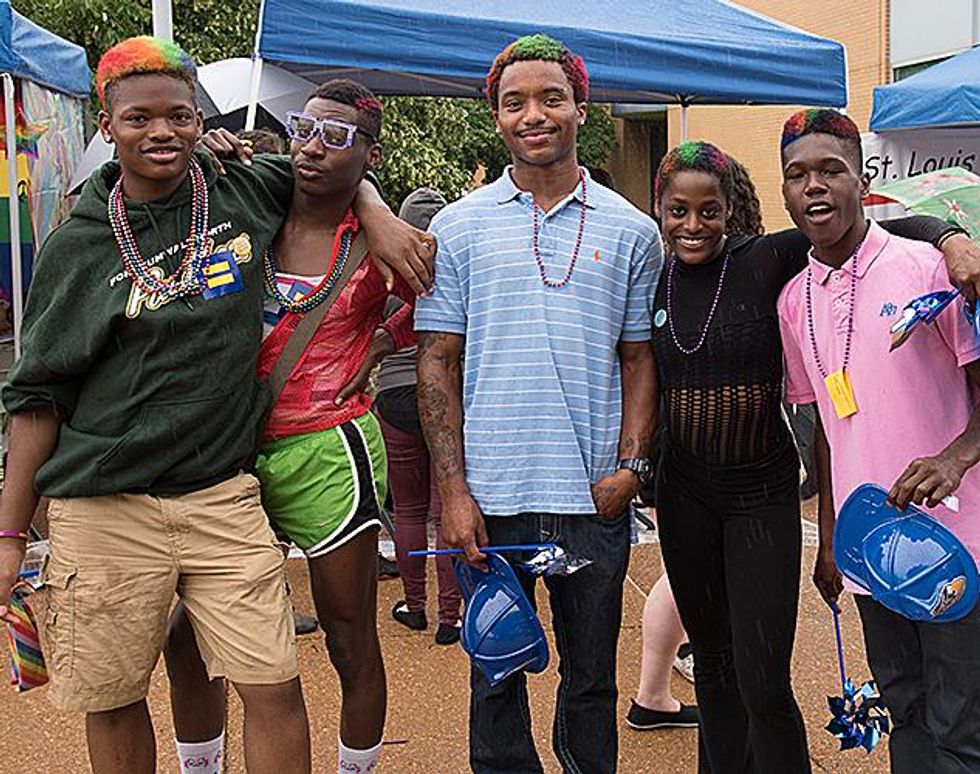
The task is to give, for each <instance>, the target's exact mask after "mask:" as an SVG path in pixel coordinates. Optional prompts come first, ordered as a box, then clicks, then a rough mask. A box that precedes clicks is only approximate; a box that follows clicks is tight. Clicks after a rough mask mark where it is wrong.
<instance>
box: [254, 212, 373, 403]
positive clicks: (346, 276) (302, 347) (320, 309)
mask: <svg viewBox="0 0 980 774" xmlns="http://www.w3.org/2000/svg"><path fill="white" fill-rule="evenodd" d="M366 255H367V238H366V237H365V236H364V232H363V231H360V232H358V234H357V236H356V237H355V238H354V241H353V242H352V243H351V246H350V255H348V256H347V261H346V262H345V263H344V268H343V269H342V270H341V272H340V276H339V277H337V282H336V283H335V284H334V286H333V288H332V289H331V290H330V294H329V295H328V296H327V297H326V298H325V299H323V303H321V304H318V305H317V306H316V307H315V308H313V309H311V310H310V311H309V312H307V313H306V314H305V315H303V317H302V318H301V319H300V321H299V323H297V325H296V327H295V328H293V332H292V333H291V334H290V336H289V339H287V341H286V346H285V347H283V348H282V352H280V353H279V357H278V359H277V360H276V362H275V364H274V365H273V366H272V370H271V371H270V372H269V379H268V382H269V388H270V390H271V391H272V403H271V404H270V405H271V406H274V405H275V404H276V401H277V400H279V395H280V393H281V392H282V388H283V387H285V386H286V382H287V381H288V380H289V375H290V374H291V373H292V372H293V369H294V368H295V367H296V364H297V363H298V362H299V359H300V358H301V357H302V356H303V353H304V352H305V351H306V348H307V347H308V346H309V344H310V341H311V340H312V339H313V334H314V333H315V332H316V329H317V328H319V327H320V323H321V322H323V318H324V317H326V316H327V312H329V311H330V307H332V306H333V304H334V301H336V300H337V297H338V296H339V295H340V294H341V293H342V292H343V290H344V288H345V287H347V283H348V282H349V281H350V278H351V277H352V276H353V275H354V272H355V271H357V269H358V267H359V266H360V265H361V263H362V262H363V261H364V256H366Z"/></svg>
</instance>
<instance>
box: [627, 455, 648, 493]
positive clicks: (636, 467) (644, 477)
mask: <svg viewBox="0 0 980 774" xmlns="http://www.w3.org/2000/svg"><path fill="white" fill-rule="evenodd" d="M619 469H620V470H628V471H629V472H630V473H632V474H633V475H635V476H636V477H637V478H638V479H639V480H640V484H642V485H644V486H645V485H646V484H649V483H650V479H651V478H653V465H651V464H650V458H649V457H630V458H629V459H625V460H620V461H619Z"/></svg>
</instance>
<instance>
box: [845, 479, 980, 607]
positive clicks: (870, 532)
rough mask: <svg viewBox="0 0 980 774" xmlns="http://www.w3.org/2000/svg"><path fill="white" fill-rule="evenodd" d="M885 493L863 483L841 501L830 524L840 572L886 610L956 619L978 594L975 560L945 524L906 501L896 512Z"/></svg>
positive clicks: (975, 600)
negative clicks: (836, 513)
mask: <svg viewBox="0 0 980 774" xmlns="http://www.w3.org/2000/svg"><path fill="white" fill-rule="evenodd" d="M886 496H887V493H886V492H885V490H884V489H882V488H881V487H880V486H878V485H876V484H862V485H861V486H859V487H858V488H857V489H855V490H854V491H853V492H852V493H851V495H850V496H849V497H848V498H847V500H846V501H845V502H844V505H843V506H842V507H841V509H840V513H839V514H838V515H837V524H836V527H835V529H834V561H835V562H836V563H837V567H838V568H839V569H840V571H841V573H843V575H844V576H845V577H847V578H849V579H850V580H851V581H853V582H854V583H856V584H858V585H859V586H861V587H862V588H864V589H866V590H867V591H870V592H871V596H872V597H873V598H874V599H876V600H877V601H878V602H880V603H881V604H883V605H884V606H885V607H887V608H888V609H889V610H893V611H894V612H896V613H898V614H899V615H903V616H905V617H906V618H909V619H911V620H914V621H932V622H936V623H938V622H941V621H956V620H958V619H960V618H962V617H963V616H965V615H967V614H968V613H969V612H970V611H971V610H973V608H974V606H975V605H976V603H977V597H978V595H980V578H978V576H977V565H976V562H974V560H973V557H972V556H971V555H970V552H969V550H968V549H967V548H966V546H964V545H963V544H962V543H961V542H960V540H959V538H957V537H956V535H954V534H953V533H952V532H951V531H950V530H949V528H948V527H946V526H945V525H944V524H942V523H941V522H939V521H937V520H936V519H934V518H933V517H932V516H930V515H929V514H927V513H926V512H925V511H923V510H921V509H919V508H916V507H915V506H914V505H910V506H909V507H908V508H906V509H905V510H904V511H898V510H897V509H895V508H891V507H889V506H888V505H887V504H886V503H885V499H886Z"/></svg>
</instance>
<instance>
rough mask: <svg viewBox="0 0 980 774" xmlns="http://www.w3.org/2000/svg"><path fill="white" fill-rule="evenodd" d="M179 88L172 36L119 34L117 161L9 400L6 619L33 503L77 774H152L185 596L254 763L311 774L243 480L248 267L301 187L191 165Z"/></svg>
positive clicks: (46, 269)
mask: <svg viewBox="0 0 980 774" xmlns="http://www.w3.org/2000/svg"><path fill="white" fill-rule="evenodd" d="M194 86H195V68H194V64H193V62H192V61H191V59H190V57H188V56H187V54H186V53H184V52H183V51H182V50H181V49H180V48H179V47H178V46H176V45H175V44H173V43H169V42H165V41H161V40H157V39H153V38H147V37H143V38H132V39H129V40H126V41H123V42H122V43H120V44H118V45H117V46H115V47H113V48H112V49H110V50H109V51H108V52H107V53H106V55H105V56H104V57H103V59H102V60H101V62H100V65H99V68H98V73H97V89H98V92H99V95H100V97H101V98H102V100H103V106H104V107H103V110H102V111H101V112H100V114H99V130H100V131H101V133H102V135H103V136H104V137H105V138H106V139H107V140H108V141H110V142H112V143H114V144H115V146H116V148H117V151H118V161H117V162H111V163H108V164H106V165H104V166H103V167H102V168H101V169H100V170H98V171H97V172H96V173H95V174H93V176H92V178H91V179H90V180H89V181H88V183H87V184H86V186H85V188H84V190H83V192H82V195H81V197H80V199H79V202H78V204H77V205H76V207H75V208H74V210H73V211H72V213H71V216H70V217H69V219H68V220H67V221H66V222H65V223H64V224H63V225H61V226H60V227H59V228H58V229H56V230H55V231H54V232H53V233H52V234H51V236H50V237H49V238H48V240H47V242H46V243H45V245H44V246H43V248H42V250H41V253H40V256H39V258H38V262H37V270H36V274H35V277H34V281H33V284H32V287H31V292H30V296H29V298H28V302H27V306H26V309H25V314H24V328H23V330H24V337H23V354H22V356H21V358H20V359H19V360H18V361H17V363H16V364H15V365H14V367H13V369H12V370H11V373H10V377H9V381H8V382H7V383H6V384H5V385H4V387H3V402H4V405H5V407H6V409H7V410H8V411H9V412H10V413H11V414H12V420H11V431H10V452H9V460H8V464H7V470H6V480H5V486H4V490H3V494H2V498H0V617H6V616H7V615H8V610H7V607H6V604H7V600H8V599H9V594H10V588H11V585H12V584H13V583H14V581H15V580H16V577H17V573H18V570H19V567H20V563H21V559H22V557H23V553H24V543H25V532H26V530H27V527H28V525H29V523H30V520H31V516H32V514H33V512H34V508H35V506H36V504H37V500H38V495H39V494H41V495H45V496H48V497H50V498H51V505H50V509H49V522H50V539H51V558H50V561H49V564H48V566H47V568H46V570H45V578H44V579H45V583H46V585H47V587H48V589H49V601H50V608H49V611H48V615H47V616H46V619H45V627H44V628H45V630H46V631H45V634H46V637H45V641H46V648H47V654H46V655H47V657H48V662H49V667H50V671H51V686H50V689H49V691H48V695H49V698H50V699H51V700H52V701H53V702H54V703H55V704H56V705H57V706H58V707H59V708H61V709H64V710H76V711H81V712H84V713H86V729H87V736H88V748H89V759H90V762H91V765H92V769H93V770H94V771H95V772H96V773H97V774H105V773H107V772H129V773H130V774H132V773H133V772H138V773H139V774H150V773H151V772H154V771H155V770H156V749H155V741H154V733H153V727H152V723H151V721H150V716H149V713H148V710H147V705H146V693H147V689H148V687H149V681H150V675H151V673H152V671H153V669H154V666H155V665H156V663H157V661H158V659H159V655H160V651H161V647H162V644H163V639H164V631H165V625H166V621H167V616H168V613H169V612H170V608H171V605H172V604H173V600H174V595H175V594H176V595H177V596H178V597H179V598H180V599H181V600H182V601H183V603H184V605H185V607H186V609H187V612H188V616H189V618H190V620H191V623H192V625H193V628H194V633H195V635H196V637H197V641H198V644H199V645H200V648H201V651H202V653H203V655H204V660H205V663H206V664H207V670H208V673H209V675H210V676H212V677H214V676H218V675H221V676H225V677H227V678H228V679H229V681H230V682H231V683H232V684H233V685H234V686H235V688H236V690H237V692H238V693H239V695H240V696H241V698H242V701H243V703H244V706H245V759H246V766H247V767H248V770H249V771H250V772H270V773H271V772H308V771H309V770H310V752H309V732H308V725H307V719H306V711H305V707H304V703H303V696H302V691H301V688H300V682H299V677H298V671H297V661H296V649H295V643H294V636H293V624H292V617H291V614H290V612H289V608H288V606H287V604H286V597H285V587H284V576H283V557H282V554H281V552H280V551H279V549H278V547H277V545H276V541H275V538H274V536H273V534H272V531H271V529H270V528H269V525H268V522H267V520H266V517H265V513H264V511H263V509H262V504H261V500H260V495H259V485H258V482H257V481H256V479H255V478H254V477H253V476H251V475H249V474H247V473H244V472H243V466H244V465H245V462H246V460H247V459H248V457H249V456H250V455H251V453H252V450H253V448H254V446H255V439H256V432H257V430H258V427H259V424H260V422H261V420H262V418H263V416H264V415H265V413H266V409H267V405H268V402H269V400H268V391H267V389H266V387H265V386H264V385H263V384H262V383H261V382H260V381H259V380H258V379H257V377H256V363H257V359H258V354H259V342H260V341H261V334H262V308H263V296H264V293H263V277H262V265H261V260H260V257H261V256H262V254H263V253H264V252H265V250H266V249H267V247H268V246H269V244H270V242H271V240H272V237H273V236H274V234H275V233H276V231H277V230H278V228H279V226H280V224H281V223H282V219H283V216H284V215H285V208H286V206H287V205H288V202H289V198H290V193H291V190H292V175H291V173H290V169H289V164H288V160H283V159H276V158H269V157H266V158H256V159H254V160H253V162H252V164H251V166H245V165H242V164H234V163H228V164H226V165H225V170H226V174H224V175H220V174H219V173H218V167H217V164H216V162H215V161H214V160H213V158H211V157H210V156H209V155H207V154H202V153H197V152H195V147H196V145H197V143H198V141H199V140H200V137H201V131H202V127H203V117H202V114H201V111H200V109H199V108H198V106H197V103H196V100H195V95H194ZM367 188H368V189H370V190H369V191H367V193H366V194H365V201H364V202H361V206H360V207H359V209H360V210H361V211H362V212H359V214H363V216H364V219H365V220H366V221H369V225H367V226H366V228H367V229H369V230H371V231H376V232H378V233H382V232H387V233H388V234H389V236H388V239H387V241H388V243H389V244H387V245H385V246H383V247H381V248H379V251H380V252H383V253H384V254H388V255H390V254H392V253H393V252H398V253H399V254H403V253H404V252H412V251H414V249H415V248H416V247H417V245H416V244H414V243H413V240H412V239H404V237H405V236H406V232H404V231H402V233H401V235H400V236H397V237H395V239H394V241H392V238H391V233H392V232H391V231H390V229H396V230H397V229H399V226H398V223H397V220H396V219H395V218H394V216H392V215H391V214H390V212H389V211H388V210H387V208H386V207H384V205H383V204H380V203H379V200H377V198H376V196H375V194H374V193H373V189H372V188H371V186H369V185H368V186H367ZM371 197H375V198H374V199H372V198H371ZM395 242H399V243H400V244H399V246H398V247H397V248H396V249H394V250H393V249H392V247H393V246H394V245H395ZM207 748H208V749H207V750H206V751H203V750H200V751H199V750H195V751H194V754H193V755H191V754H188V755H184V754H182V756H181V757H182V761H181V765H182V770H185V771H186V770H193V771H195V772H201V771H207V772H211V771H216V770H217V767H218V766H220V755H221V740H220V739H218V740H210V744H209V745H208V746H207ZM181 752H182V753H187V750H181ZM199 752H200V753H201V754H197V753H199ZM185 758H186V760H185Z"/></svg>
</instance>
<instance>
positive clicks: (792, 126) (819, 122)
mask: <svg viewBox="0 0 980 774" xmlns="http://www.w3.org/2000/svg"><path fill="white" fill-rule="evenodd" d="M808 134H829V135H830V136H831V137H836V138H837V139H838V140H840V141H841V145H843V146H844V148H845V149H846V150H847V151H848V152H849V153H850V154H851V155H852V156H853V157H854V160H855V161H856V162H857V169H858V170H861V169H862V168H863V166H864V162H863V154H862V152H861V131H860V130H859V129H858V128H857V124H855V123H854V122H853V121H852V120H851V119H850V118H848V117H847V116H845V115H844V114H843V113H841V112H839V111H837V110H832V109H830V108H809V109H807V110H799V111H797V112H796V113H793V115H791V116H790V117H789V118H787V119H786V123H785V124H783V134H782V137H781V138H780V140H779V149H780V150H781V151H785V150H786V148H788V147H789V146H790V145H792V144H793V143H794V142H796V141H797V140H798V139H800V138H801V137H805V136H806V135H808Z"/></svg>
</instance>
